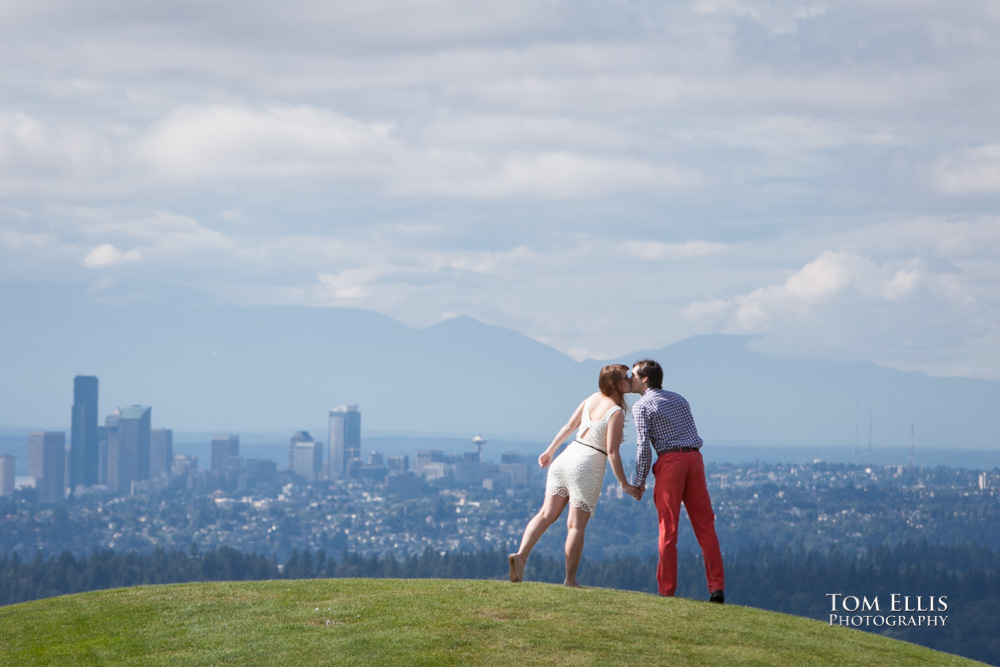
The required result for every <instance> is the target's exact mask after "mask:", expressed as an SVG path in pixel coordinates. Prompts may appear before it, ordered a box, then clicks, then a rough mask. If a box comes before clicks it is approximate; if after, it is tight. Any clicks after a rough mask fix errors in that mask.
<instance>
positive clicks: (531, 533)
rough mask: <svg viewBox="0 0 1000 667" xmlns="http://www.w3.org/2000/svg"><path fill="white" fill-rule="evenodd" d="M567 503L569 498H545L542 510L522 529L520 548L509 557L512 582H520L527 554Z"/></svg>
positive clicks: (556, 496) (554, 496) (549, 496)
mask: <svg viewBox="0 0 1000 667" xmlns="http://www.w3.org/2000/svg"><path fill="white" fill-rule="evenodd" d="M568 502H569V498H565V497H563V496H558V495H547V496H545V502H544V503H542V509H540V510H538V514H536V515H535V516H533V517H532V518H531V521H529V522H528V525H527V527H525V529H524V537H522V538H521V548H520V549H518V550H517V553H516V554H511V555H510V561H511V563H510V565H511V579H512V580H517V581H520V579H521V577H522V576H523V574H524V564H525V563H526V562H527V561H528V554H530V553H531V550H532V549H534V548H535V544H537V543H538V540H539V538H540V537H541V536H542V534H543V533H545V531H546V530H547V529H548V527H549V526H551V525H552V524H553V523H555V520H556V519H558V518H559V515H560V514H562V511H563V509H565V507H566V504H567V503H568Z"/></svg>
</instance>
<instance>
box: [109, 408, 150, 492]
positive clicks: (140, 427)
mask: <svg viewBox="0 0 1000 667" xmlns="http://www.w3.org/2000/svg"><path fill="white" fill-rule="evenodd" d="M152 412H153V409H152V408H150V407H147V406H144V405H132V406H129V407H127V408H122V409H121V410H120V416H119V418H118V437H117V438H113V437H109V439H108V487H110V488H111V489H112V490H114V491H119V492H129V493H131V491H132V482H137V481H140V480H143V479H149V434H150V421H151V419H152ZM110 435H111V434H110V433H109V436H110Z"/></svg>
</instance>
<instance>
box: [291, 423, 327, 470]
mask: <svg viewBox="0 0 1000 667" xmlns="http://www.w3.org/2000/svg"><path fill="white" fill-rule="evenodd" d="M289 458H290V459H291V462H292V465H291V470H292V472H294V473H295V474H297V475H302V476H303V477H305V478H306V480H307V481H309V482H314V481H316V480H317V479H319V475H320V471H322V470H323V448H322V447H321V446H320V444H319V443H318V442H316V441H315V440H313V438H312V436H311V435H309V434H308V433H307V432H306V431H298V432H297V433H296V434H295V435H293V436H292V439H291V441H290V442H289Z"/></svg>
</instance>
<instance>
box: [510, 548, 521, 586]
mask: <svg viewBox="0 0 1000 667" xmlns="http://www.w3.org/2000/svg"><path fill="white" fill-rule="evenodd" d="M507 564H508V565H509V566H510V580H511V581H513V582H514V583H515V584H516V583H518V582H520V581H522V580H523V579H524V562H523V561H522V560H521V557H520V556H518V555H517V554H511V555H509V556H507Z"/></svg>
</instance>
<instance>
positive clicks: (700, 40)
mask: <svg viewBox="0 0 1000 667" xmlns="http://www.w3.org/2000/svg"><path fill="white" fill-rule="evenodd" d="M998 36H1000V5H997V4H996V3H995V2H989V1H981V2H977V1H969V2H963V3H942V2H936V1H935V2H925V1H920V0H907V1H906V2H903V1H897V0H867V1H866V2H836V3H823V2H807V3H802V2H770V3H757V2H742V1H740V0H703V1H697V2H683V3H682V2H671V3H662V2H628V1H626V2H608V1H604V0H593V1H586V2H561V1H558V0H550V1H544V2H539V1H537V0H534V1H532V2H522V1H520V0H510V1H507V2H503V3H480V2H451V1H448V0H436V1H435V0H426V1H417V2H405V3H404V2H391V1H385V0H375V1H370V2H365V3H346V2H334V3H319V2H303V1H300V0H286V1H284V2H282V3H265V2H259V1H257V0H241V1H240V2H235V1H233V2H202V1H198V2H195V1H187V0H178V1H174V2H169V3H159V4H155V5H150V4H148V3H135V2H124V1H114V0H95V1H93V2H87V3H80V2H71V1H69V0H53V1H47V0H31V1H23V0H6V1H5V2H4V3H3V4H2V5H0V289H2V288H3V285H4V284H7V285H11V284H14V283H25V282H55V283H59V284H66V285H73V286H76V287H80V286H85V287H86V289H87V293H88V295H89V296H88V298H90V299H94V300H129V299H142V298H144V295H146V294H149V293H150V292H151V291H153V290H156V289H159V288H163V287H164V286H179V287H186V288H193V289H194V290H195V291H197V292H204V293H205V294H207V295H210V296H211V297H213V298H217V299H219V300H220V301H222V302H226V303H235V304H243V305H257V304H302V305H310V306H349V307H357V308H364V309H369V310H373V311H377V312H380V313H384V314H386V315H389V316H391V317H394V318H396V319H398V320H400V321H402V322H405V323H407V324H409V325H411V326H415V327H423V326H427V325H430V324H433V323H434V322H437V321H439V320H441V319H444V318H447V317H451V316H455V315H470V316H472V317H474V318H476V319H478V320H481V321H483V322H486V323H489V324H494V325H499V326H503V327H508V328H510V329H514V330H516V331H519V332H521V333H524V334H526V335H528V336H531V337H532V338H535V339H537V340H539V341H542V342H544V343H546V344H549V345H552V346H553V347H555V348H557V349H559V350H561V351H563V352H566V353H567V354H569V355H571V356H573V357H574V358H577V359H581V358H587V357H591V358H603V357H609V356H612V355H619V354H627V353H629V352H632V351H636V350H641V349H649V348H658V347H662V346H664V345H667V344H669V343H672V342H675V341H677V340H681V339H683V338H686V337H689V336H692V335H696V334H704V333H720V332H721V333H740V334H746V333H752V334H758V335H759V336H760V338H759V339H758V340H757V341H756V342H755V344H754V345H755V346H756V348H755V349H756V350H758V351H763V352H768V353H771V354H780V355H794V356H803V357H811V358H820V359H863V360H872V361H876V362H878V363H881V364H885V365H887V366H892V367H894V368H901V369H915V370H921V371H924V372H927V373H931V374H934V375H962V376H969V377H978V378H988V379H993V380H1000V296H998V295H1000V262H998V253H1000V123H998V122H997V120H996V119H997V118H1000V76H998V74H997V71H998V69H1000V68H998V67H997V63H1000V39H998Z"/></svg>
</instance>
